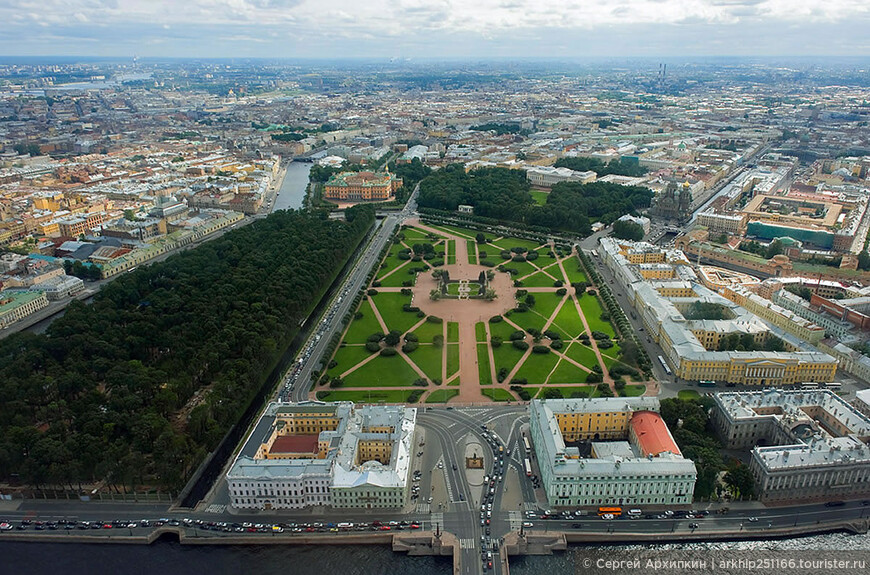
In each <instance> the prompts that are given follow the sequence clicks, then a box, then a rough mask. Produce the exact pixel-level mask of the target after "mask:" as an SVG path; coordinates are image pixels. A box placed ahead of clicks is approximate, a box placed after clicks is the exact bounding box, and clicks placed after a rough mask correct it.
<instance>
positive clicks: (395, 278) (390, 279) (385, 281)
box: [375, 262, 420, 289]
mask: <svg viewBox="0 0 870 575" xmlns="http://www.w3.org/2000/svg"><path fill="white" fill-rule="evenodd" d="M419 266H420V262H411V263H410V264H408V265H406V266H404V267H402V268H399V269H397V270H396V271H395V272H393V273H392V274H390V275H388V276H387V277H385V278H382V279H380V280H378V281H380V282H381V287H405V286H404V284H403V282H406V281H410V282H411V285H414V284H416V283H417V275H418V272H414V273H411V270H412V269H413V268H416V267H419ZM375 289H378V288H375Z"/></svg>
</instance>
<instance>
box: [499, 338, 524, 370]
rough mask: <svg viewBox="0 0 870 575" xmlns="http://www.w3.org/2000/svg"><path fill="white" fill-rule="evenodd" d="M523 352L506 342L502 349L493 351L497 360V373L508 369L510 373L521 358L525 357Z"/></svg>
mask: <svg viewBox="0 0 870 575" xmlns="http://www.w3.org/2000/svg"><path fill="white" fill-rule="evenodd" d="M523 353H524V352H522V351H520V350H518V349H517V348H515V347H514V346H513V345H511V343H510V342H509V341H506V342H505V343H504V344H502V345H501V347H497V348H495V349H493V350H492V357H493V359H494V360H495V372H496V374H497V373H498V370H499V369H501V368H503V367H506V368H507V370H508V371H510V370H512V369H513V368H514V366H515V365H516V364H517V362H518V361H519V360H520V358H521V357H522V356H523Z"/></svg>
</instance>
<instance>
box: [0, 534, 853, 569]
mask: <svg viewBox="0 0 870 575" xmlns="http://www.w3.org/2000/svg"><path fill="white" fill-rule="evenodd" d="M652 548H654V549H655V550H660V551H677V550H679V551H683V552H684V551H692V550H696V551H704V552H709V551H716V550H734V549H739V550H747V551H752V550H774V551H782V552H789V551H792V550H794V551H800V550H812V549H836V550H841V551H842V552H843V556H846V555H848V551H860V550H863V551H866V550H868V549H870V536H867V535H846V534H830V535H820V536H816V537H804V538H800V539H785V540H772V541H754V542H729V543H690V544H682V545H677V544H669V545H656V546H653V547H652ZM637 549H641V547H638V546H620V547H611V548H606V549H604V548H600V547H599V548H596V547H580V546H572V547H571V549H569V550H568V551H567V552H565V553H557V554H555V555H551V556H537V557H511V559H510V570H511V575H537V574H540V573H547V574H548V575H562V574H566V575H567V574H574V573H581V572H582V571H583V569H582V565H581V564H580V561H579V560H578V556H579V555H581V552H583V553H589V552H593V553H594V552H598V551H600V552H601V553H603V554H608V555H614V554H618V553H620V552H622V551H632V550H637ZM647 549H649V547H647ZM0 557H2V559H0V572H2V573H32V574H43V573H46V574H48V573H52V574H54V573H58V572H61V573H63V574H64V575H90V574H92V573H124V574H130V575H136V574H140V573H141V574H143V575H145V574H148V575H152V574H160V575H176V574H177V575H189V574H191V573H206V574H209V575H215V574H223V573H227V574H234V575H235V574H242V573H258V574H259V575H270V574H273V573H274V574H276V575H278V574H280V575H287V574H292V575H309V574H310V575H324V574H340V575H369V574H371V575H404V574H413V575H442V574H444V575H446V574H449V573H451V571H452V565H453V562H452V559H451V558H449V557H408V556H406V555H404V554H402V553H393V552H392V551H391V550H390V548H389V547H388V546H386V545H371V546H348V545H337V546H297V545H286V546H280V545H262V546H256V545H238V546H220V545H214V546H212V545H180V544H178V543H167V542H158V543H155V544H154V545H150V546H145V545H142V546H139V545H106V544H90V545H85V544H64V543H13V542H5V543H4V542H2V536H0ZM638 573H643V571H640V572H638ZM819 575H821V573H820V574H819ZM843 575H851V572H844V573H843Z"/></svg>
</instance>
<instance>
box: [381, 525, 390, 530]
mask: <svg viewBox="0 0 870 575" xmlns="http://www.w3.org/2000/svg"><path fill="white" fill-rule="evenodd" d="M389 530H390V526H389V525H381V531H389Z"/></svg>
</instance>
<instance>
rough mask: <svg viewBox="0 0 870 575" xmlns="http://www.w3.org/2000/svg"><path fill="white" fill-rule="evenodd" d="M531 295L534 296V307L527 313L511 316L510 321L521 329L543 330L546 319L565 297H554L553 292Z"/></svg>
mask: <svg viewBox="0 0 870 575" xmlns="http://www.w3.org/2000/svg"><path fill="white" fill-rule="evenodd" d="M532 295H534V296H535V306H534V307H533V308H531V309H530V310H529V311H527V312H524V313H515V314H513V315H512V316H511V320H513V322H514V323H516V324H517V325H520V326H522V327H523V329H528V328H530V327H533V328H535V329H539V330H542V329H544V324H545V323H547V319H549V317H550V316H551V315H553V312H554V311H556V306H558V305H559V302H560V301H562V299H563V298H564V297H565V296H559V295H556V293H555V292H552V293H546V292H545V293H535V294H532Z"/></svg>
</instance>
